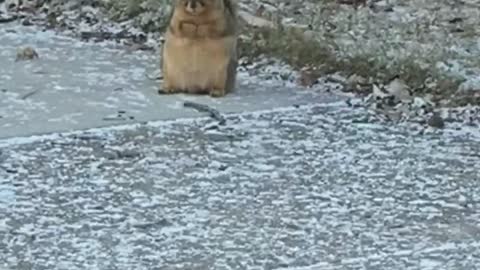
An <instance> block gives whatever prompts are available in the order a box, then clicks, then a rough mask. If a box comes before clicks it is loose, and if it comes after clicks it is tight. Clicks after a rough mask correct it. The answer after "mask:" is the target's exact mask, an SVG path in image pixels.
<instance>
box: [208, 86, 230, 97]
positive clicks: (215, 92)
mask: <svg viewBox="0 0 480 270" xmlns="http://www.w3.org/2000/svg"><path fill="white" fill-rule="evenodd" d="M225 93H226V92H225V89H224V88H223V89H220V88H214V89H212V90H210V93H209V94H210V96H211V97H223V96H225Z"/></svg>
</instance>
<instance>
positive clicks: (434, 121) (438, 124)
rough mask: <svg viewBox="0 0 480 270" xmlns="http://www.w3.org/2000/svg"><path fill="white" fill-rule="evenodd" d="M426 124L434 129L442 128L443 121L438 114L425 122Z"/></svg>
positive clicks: (443, 125)
mask: <svg viewBox="0 0 480 270" xmlns="http://www.w3.org/2000/svg"><path fill="white" fill-rule="evenodd" d="M427 124H428V125H429V126H431V127H434V128H444V127H445V121H444V120H443V118H442V117H441V116H440V115H439V114H438V113H434V114H433V115H432V116H431V117H430V118H429V119H428V121H427Z"/></svg>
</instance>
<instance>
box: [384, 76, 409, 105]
mask: <svg viewBox="0 0 480 270" xmlns="http://www.w3.org/2000/svg"><path fill="white" fill-rule="evenodd" d="M385 90H386V91H387V92H388V93H390V94H391V95H393V96H394V97H395V98H397V99H398V100H400V101H402V102H410V101H411V100H412V96H411V95H410V91H409V87H408V85H407V84H406V83H405V82H404V81H403V80H401V79H400V78H395V79H393V80H392V81H391V82H390V83H389V84H388V85H386V86H385Z"/></svg>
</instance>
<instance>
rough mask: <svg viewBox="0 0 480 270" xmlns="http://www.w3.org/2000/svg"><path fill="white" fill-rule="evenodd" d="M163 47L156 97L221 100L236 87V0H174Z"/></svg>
mask: <svg viewBox="0 0 480 270" xmlns="http://www.w3.org/2000/svg"><path fill="white" fill-rule="evenodd" d="M173 1H174V3H173V4H174V8H173V11H172V14H171V17H170V19H169V26H168V28H167V31H166V34H165V43H164V44H163V48H162V56H161V66H162V72H163V85H162V89H161V90H159V94H173V93H190V94H209V95H210V96H212V97H223V96H225V95H226V94H227V93H229V92H231V91H232V90H233V89H234V88H235V81H236V73H237V35H238V31H237V28H238V19H237V5H236V3H235V2H234V1H235V0H173Z"/></svg>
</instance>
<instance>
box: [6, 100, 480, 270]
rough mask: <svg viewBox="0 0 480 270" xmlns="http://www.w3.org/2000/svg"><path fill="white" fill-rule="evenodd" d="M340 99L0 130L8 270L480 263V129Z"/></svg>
mask: <svg viewBox="0 0 480 270" xmlns="http://www.w3.org/2000/svg"><path fill="white" fill-rule="evenodd" d="M365 115H366V112H365V111H364V109H362V108H351V107H349V106H348V105H346V104H345V103H344V102H333V103H332V102H331V103H324V104H318V105H308V106H300V107H299V108H295V107H291V108H284V109H275V110H269V111H263V112H255V113H250V114H231V115H229V116H228V119H227V123H226V124H225V125H224V126H217V125H216V123H215V121H213V120H212V119H204V118H197V119H183V120H175V121H168V122H165V121H160V122H151V123H149V124H138V125H127V126H123V127H116V128H104V129H93V130H90V131H83V132H75V133H70V134H56V135H47V136H42V137H37V138H30V139H8V140H2V141H0V143H1V146H2V148H1V149H2V150H1V156H0V160H1V165H0V168H1V169H0V179H1V181H0V191H1V193H0V216H2V218H1V219H0V250H1V251H2V252H1V253H0V262H1V263H0V268H2V269H36V270H43V269H48V270H54V269H69V270H75V269H82V270H84V269H89V270H97V269H99V270H113V269H122V270H129V269H132V270H133V269H135V270H143V269H145V270H146V269H149V270H151V269H303V270H306V269H308V270H314V269H339V270H340V269H342V270H344V269H369V270H370V269H396V270H397V269H398V270H400V269H401V270H409V269H421V270H429V269H432V270H439V269H449V270H452V269H462V270H464V269H476V268H477V267H478V266H479V265H480V211H479V207H480V175H479V171H480V155H479V154H478V153H480V144H479V143H478V141H479V139H480V136H479V133H478V130H477V129H475V128H470V127H468V126H460V125H459V126H458V127H457V126H455V124H451V125H449V126H447V128H446V129H444V130H441V131H439V130H423V131H422V129H421V128H419V127H418V126H413V125H407V124H405V125H385V124H375V123H366V122H365Z"/></svg>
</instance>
